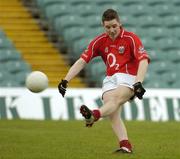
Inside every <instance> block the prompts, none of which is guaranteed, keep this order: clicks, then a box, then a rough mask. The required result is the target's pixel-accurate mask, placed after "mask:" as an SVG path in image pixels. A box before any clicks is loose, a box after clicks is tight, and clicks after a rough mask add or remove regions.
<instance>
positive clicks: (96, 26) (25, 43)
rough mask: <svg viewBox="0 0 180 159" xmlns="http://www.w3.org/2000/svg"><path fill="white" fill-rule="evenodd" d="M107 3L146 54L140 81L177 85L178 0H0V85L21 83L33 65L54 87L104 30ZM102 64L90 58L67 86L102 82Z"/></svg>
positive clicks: (151, 84)
mask: <svg viewBox="0 0 180 159" xmlns="http://www.w3.org/2000/svg"><path fill="white" fill-rule="evenodd" d="M107 8H114V9H116V10H118V12H119V14H120V17H121V21H122V23H123V25H124V27H125V28H126V29H128V30H129V31H133V32H135V33H136V34H137V35H139V36H140V37H141V39H142V41H143V43H144V45H145V48H146V49H147V51H148V53H149V55H150V57H151V61H152V62H151V65H150V67H149V71H148V74H147V77H146V80H145V87H146V88H180V80H179V78H180V74H179V73H178V71H179V68H180V17H179V15H180V1H179V0H171V1H169V0H158V1H157V0H102V1H101V0H10V1H6V0H0V87H17V86H18V87H19V86H20V87H21V86H24V85H25V77H26V75H27V73H29V72H30V71H32V70H40V71H43V72H45V73H46V74H47V75H48V77H49V80H50V87H56V86H57V84H58V82H59V80H60V79H61V78H63V76H64V75H65V74H66V72H67V70H68V68H69V67H70V65H72V63H73V62H74V61H75V60H76V59H77V58H78V57H79V56H80V54H81V53H82V51H83V49H85V47H86V46H87V44H88V43H89V41H90V40H91V39H92V38H93V37H94V36H96V35H98V34H99V33H101V32H102V31H103V28H102V27H101V15H102V13H103V11H104V10H105V9H107ZM93 63H96V65H93ZM103 65H104V64H103V63H102V61H101V60H100V59H96V60H93V62H91V63H90V64H89V65H88V67H86V69H85V70H84V71H83V72H81V74H80V76H79V77H77V78H75V79H74V80H73V81H72V82H71V84H70V87H76V88H80V87H82V88H83V87H101V81H102V79H103V78H104V72H105V70H104V67H102V66H103ZM94 77H96V78H94Z"/></svg>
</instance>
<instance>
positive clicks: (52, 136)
mask: <svg viewBox="0 0 180 159" xmlns="http://www.w3.org/2000/svg"><path fill="white" fill-rule="evenodd" d="M126 125H127V128H128V133H129V136H130V139H131V141H132V142H133V144H134V153H133V154H132V155H129V154H118V155H117V154H116V155H115V154H112V152H113V151H114V150H115V149H116V148H117V146H118V144H117V140H116V137H115V136H114V134H113V132H112V130H111V127H110V123H109V122H108V121H107V120H104V121H100V122H99V123H96V124H95V125H94V127H92V128H86V127H84V122H83V121H23V120H9V121H8V120H0V159H22V158H23V159H34V158H36V159H46V158H49V159H112V158H113V159H116V158H121V159H126V158H128V159H129V158H130V159H179V158H180V151H179V147H180V123H178V122H165V123H152V122H126Z"/></svg>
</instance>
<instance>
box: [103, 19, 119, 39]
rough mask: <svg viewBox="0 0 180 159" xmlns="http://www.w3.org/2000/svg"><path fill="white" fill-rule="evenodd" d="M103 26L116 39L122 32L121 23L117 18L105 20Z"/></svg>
mask: <svg viewBox="0 0 180 159" xmlns="http://www.w3.org/2000/svg"><path fill="white" fill-rule="evenodd" d="M103 26H104V28H105V31H106V33H107V34H108V35H109V37H110V38H111V39H113V40H114V39H115V38H116V37H117V36H118V35H119V33H120V23H119V22H118V21H117V20H116V19H113V20H110V21H104V23H103Z"/></svg>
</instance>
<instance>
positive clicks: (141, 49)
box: [139, 46, 145, 54]
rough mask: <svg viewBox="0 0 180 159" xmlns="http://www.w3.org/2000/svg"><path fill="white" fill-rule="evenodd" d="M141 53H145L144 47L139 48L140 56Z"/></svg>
mask: <svg viewBox="0 0 180 159" xmlns="http://www.w3.org/2000/svg"><path fill="white" fill-rule="evenodd" d="M143 52H145V49H144V47H143V46H140V47H139V53H141V54H142V53H143Z"/></svg>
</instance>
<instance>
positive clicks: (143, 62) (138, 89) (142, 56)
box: [133, 35, 150, 99]
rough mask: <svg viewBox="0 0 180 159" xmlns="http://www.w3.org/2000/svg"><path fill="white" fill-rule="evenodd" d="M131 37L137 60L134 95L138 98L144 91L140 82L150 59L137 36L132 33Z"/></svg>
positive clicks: (140, 97) (141, 96)
mask: <svg viewBox="0 0 180 159" xmlns="http://www.w3.org/2000/svg"><path fill="white" fill-rule="evenodd" d="M133 39H134V44H133V48H134V55H135V58H136V60H138V61H139V66H138V70H137V74H136V79H135V84H134V85H133V86H134V95H135V96H136V97H138V98H139V99H142V98H143V95H144V93H145V92H146V90H145V89H144V87H143V85H142V83H143V81H144V78H145V75H146V72H147V69H148V64H149V62H150V59H149V56H148V54H147V52H146V50H145V49H144V46H143V44H142V42H141V40H140V39H139V37H138V36H136V35H133Z"/></svg>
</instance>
